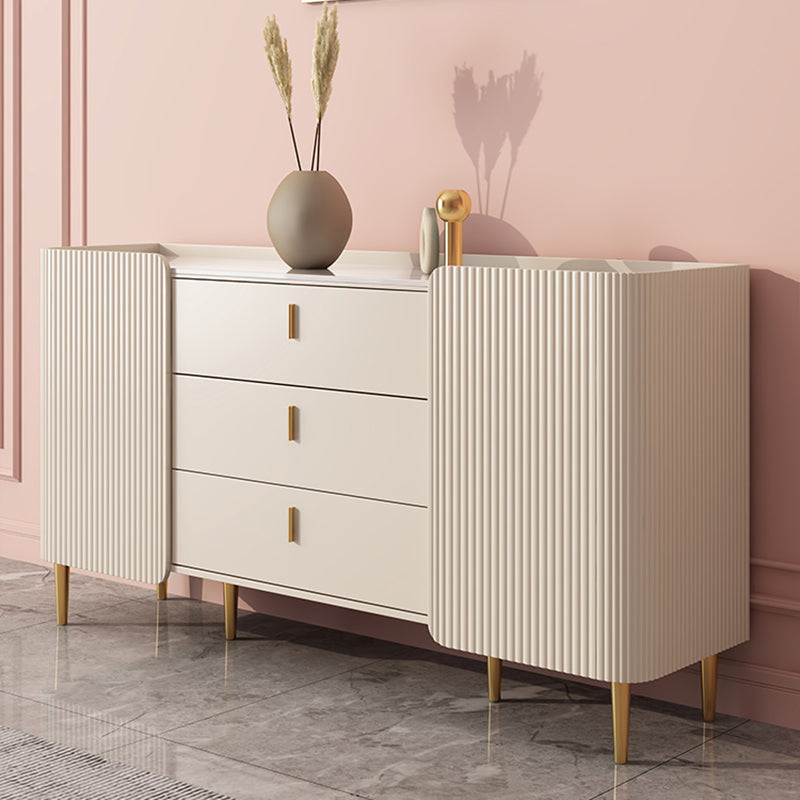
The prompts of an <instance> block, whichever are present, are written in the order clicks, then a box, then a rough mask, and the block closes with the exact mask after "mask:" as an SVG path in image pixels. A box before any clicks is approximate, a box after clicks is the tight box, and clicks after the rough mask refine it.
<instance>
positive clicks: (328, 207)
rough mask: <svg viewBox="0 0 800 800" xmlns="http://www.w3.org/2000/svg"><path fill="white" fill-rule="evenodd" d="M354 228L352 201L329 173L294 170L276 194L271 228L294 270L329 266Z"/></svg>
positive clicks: (280, 251) (278, 247)
mask: <svg viewBox="0 0 800 800" xmlns="http://www.w3.org/2000/svg"><path fill="white" fill-rule="evenodd" d="M352 229H353V211H352V209H351V208H350V201H349V200H348V199H347V195H346V194H345V193H344V189H342V187H341V184H340V183H339V181H337V180H336V178H334V177H333V175H331V174H330V173H329V172H325V171H322V172H318V171H305V170H304V171H303V172H299V171H297V170H295V171H294V172H290V173H289V174H288V175H287V176H286V177H285V178H284V179H283V180H282V181H281V183H280V184H279V185H278V188H277V189H276V190H275V194H274V195H272V200H271V201H270V204H269V210H268V211H267V230H268V231H269V235H270V239H272V244H273V246H274V247H275V249H276V250H277V251H278V255H279V256H280V257H281V258H282V259H283V260H284V261H285V262H286V263H287V264H288V265H289V266H290V267H292V268H293V269H325V268H326V267H329V266H330V265H331V264H333V262H334V261H336V259H337V258H339V256H340V255H341V253H342V250H344V248H345V245H346V244H347V240H348V239H349V238H350V232H351V230H352Z"/></svg>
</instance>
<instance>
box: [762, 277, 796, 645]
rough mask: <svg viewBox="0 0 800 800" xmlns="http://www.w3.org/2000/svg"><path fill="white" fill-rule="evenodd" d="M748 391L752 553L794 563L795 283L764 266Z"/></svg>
mask: <svg viewBox="0 0 800 800" xmlns="http://www.w3.org/2000/svg"><path fill="white" fill-rule="evenodd" d="M750 386H751V389H750V403H751V405H750V420H751V428H750V465H751V478H750V495H751V506H750V516H751V522H752V531H751V550H752V554H753V556H754V557H756V558H763V559H769V560H773V561H787V562H792V563H794V564H798V563H800V537H798V535H797V521H798V520H799V519H800V492H798V480H797V479H798V476H799V475H800V283H798V282H797V281H796V280H793V279H792V278H789V277H787V276H786V275H779V274H778V273H776V272H772V271H771V270H767V269H752V270H751V271H750ZM797 652H798V653H800V647H798V648H797Z"/></svg>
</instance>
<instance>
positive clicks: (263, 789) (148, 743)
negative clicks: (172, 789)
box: [104, 736, 354, 800]
mask: <svg viewBox="0 0 800 800" xmlns="http://www.w3.org/2000/svg"><path fill="white" fill-rule="evenodd" d="M104 757H105V758H107V759H109V760H110V761H117V762H120V763H122V764H126V765H128V766H130V767H136V768H138V769H143V770H147V771H148V772H154V773H156V774H158V775H166V776H167V777H170V778H173V779H175V780H178V781H182V782H184V783H189V784H192V785H193V786H202V787H203V788H205V789H210V790H211V791H213V792H219V793H220V794H224V795H228V796H229V797H233V798H236V800H264V798H269V800H348V798H349V800H352V798H353V797H354V795H352V794H349V793H345V792H337V791H336V790H334V789H330V788H328V787H325V786H319V785H317V784H314V783H309V782H308V781H303V780H298V779H297V778H290V777H287V776H285V775H281V774H280V773H277V772H272V771H271V770H268V769H263V768H261V767H255V766H253V765H252V764H246V763H244V762H242V761H237V760H234V759H231V758H223V757H221V756H217V755H214V754H213V753H209V752H206V751H204V750H198V749H196V748H194V747H187V746H185V745H182V744H176V743H175V742H170V741H167V740H165V739H162V738H160V737H157V736H148V737H146V738H144V739H142V740H140V741H137V742H135V743H133V744H130V745H125V746H122V747H119V748H117V749H115V750H113V751H111V752H108V753H105V755H104Z"/></svg>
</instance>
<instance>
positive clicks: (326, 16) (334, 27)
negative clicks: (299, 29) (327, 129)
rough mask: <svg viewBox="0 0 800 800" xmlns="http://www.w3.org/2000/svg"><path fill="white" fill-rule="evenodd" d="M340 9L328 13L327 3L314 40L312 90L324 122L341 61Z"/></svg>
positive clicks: (318, 117)
mask: <svg viewBox="0 0 800 800" xmlns="http://www.w3.org/2000/svg"><path fill="white" fill-rule="evenodd" d="M338 26H339V9H338V7H337V6H334V7H333V11H332V12H331V11H328V4H327V3H326V4H325V5H324V6H323V8H322V16H321V17H320V18H319V19H318V20H317V36H316V38H315V39H314V53H313V64H312V69H311V88H312V89H313V90H314V105H315V106H316V109H317V120H322V118H323V117H324V116H325V110H326V109H327V107H328V100H330V96H331V89H332V88H333V73H334V72H335V70H336V62H337V60H338V59H339V30H338Z"/></svg>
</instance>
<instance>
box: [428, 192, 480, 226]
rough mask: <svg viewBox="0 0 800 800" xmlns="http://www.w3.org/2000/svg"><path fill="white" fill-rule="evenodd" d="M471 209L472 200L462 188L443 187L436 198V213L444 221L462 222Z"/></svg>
mask: <svg viewBox="0 0 800 800" xmlns="http://www.w3.org/2000/svg"><path fill="white" fill-rule="evenodd" d="M470 211H472V200H470V197H469V195H468V194H467V193H466V192H465V191H464V190H463V189H445V190H444V191H443V192H441V193H440V194H439V196H438V197H437V198H436V213H437V214H438V215H439V218H440V219H442V220H443V221H444V222H463V221H464V220H465V219H466V218H467V217H468V216H469V212H470Z"/></svg>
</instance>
